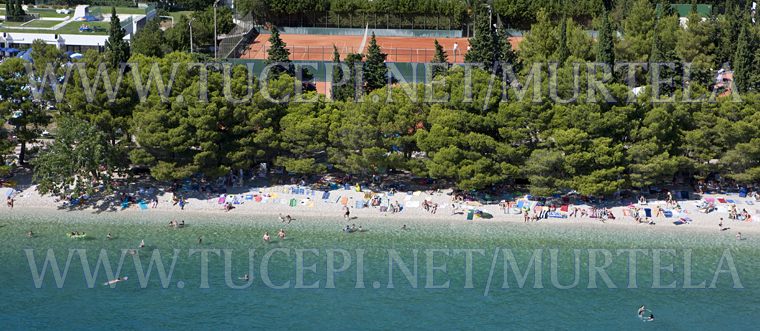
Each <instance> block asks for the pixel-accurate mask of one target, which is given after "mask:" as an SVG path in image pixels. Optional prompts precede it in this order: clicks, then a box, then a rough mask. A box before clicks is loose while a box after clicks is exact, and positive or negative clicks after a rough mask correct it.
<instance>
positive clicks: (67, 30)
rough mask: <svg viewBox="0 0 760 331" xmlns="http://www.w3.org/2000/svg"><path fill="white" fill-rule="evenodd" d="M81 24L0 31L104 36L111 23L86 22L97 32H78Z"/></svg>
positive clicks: (9, 28) (11, 28)
mask: <svg viewBox="0 0 760 331" xmlns="http://www.w3.org/2000/svg"><path fill="white" fill-rule="evenodd" d="M82 23H83V22H71V23H69V24H66V25H64V26H62V27H61V28H60V29H58V30H35V29H16V28H13V27H5V26H4V27H2V28H0V31H8V32H17V33H47V34H51V33H57V34H91V35H106V34H108V29H109V28H110V27H111V23H109V22H87V25H89V26H90V27H91V28H100V29H99V30H98V31H91V32H87V31H83V32H80V31H79V27H80V26H82Z"/></svg>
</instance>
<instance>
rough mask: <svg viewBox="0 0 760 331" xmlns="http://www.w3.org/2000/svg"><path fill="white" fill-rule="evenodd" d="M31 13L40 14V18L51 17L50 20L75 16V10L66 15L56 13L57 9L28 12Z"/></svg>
mask: <svg viewBox="0 0 760 331" xmlns="http://www.w3.org/2000/svg"><path fill="white" fill-rule="evenodd" d="M27 11H28V12H29V13H32V14H40V17H50V18H64V17H66V16H73V15H74V9H71V12H70V13H69V14H68V15H66V14H58V13H56V12H55V9H47V8H44V9H43V8H29V10H27Z"/></svg>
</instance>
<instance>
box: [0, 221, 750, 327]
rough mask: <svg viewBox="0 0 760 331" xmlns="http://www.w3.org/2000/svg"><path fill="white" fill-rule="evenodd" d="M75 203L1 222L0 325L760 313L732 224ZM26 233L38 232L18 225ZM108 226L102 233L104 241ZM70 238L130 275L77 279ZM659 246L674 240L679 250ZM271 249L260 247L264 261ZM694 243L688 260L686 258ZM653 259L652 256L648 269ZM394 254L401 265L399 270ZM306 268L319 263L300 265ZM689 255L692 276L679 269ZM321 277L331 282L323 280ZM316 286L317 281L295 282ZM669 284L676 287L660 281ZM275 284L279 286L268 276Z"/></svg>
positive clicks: (628, 318)
mask: <svg viewBox="0 0 760 331" xmlns="http://www.w3.org/2000/svg"><path fill="white" fill-rule="evenodd" d="M82 215H83V214H77V216H76V218H77V219H76V220H72V216H71V215H69V214H65V213H63V214H61V216H57V217H66V218H68V220H59V219H56V218H57V217H50V216H38V217H29V216H24V217H22V216H15V217H14V216H6V217H5V218H2V219H0V275H1V276H2V286H1V287H0V295H1V296H2V297H3V300H2V301H0V325H2V329H30V328H46V329H102V328H106V327H107V328H110V329H125V328H128V329H138V328H139V329H146V328H147V329H166V328H172V329H174V328H177V329H179V328H183V329H210V328H213V329H220V328H231V327H241V328H261V329H265V328H267V329H268V328H278V329H281V328H285V329H369V330H387V329H391V328H415V329H440V328H446V329H481V328H485V329H497V328H498V329H504V328H525V329H605V330H609V329H612V328H623V329H652V328H654V329H668V330H671V329H683V330H686V329H699V330H715V329H725V328H730V329H754V328H755V327H756V325H757V323H758V322H760V317H759V316H758V313H759V312H760V277H758V276H757V275H758V274H760V260H758V259H757V256H758V253H760V242H758V241H757V240H756V238H749V239H748V240H744V241H736V240H735V239H734V237H733V234H729V233H722V234H718V233H714V234H713V233H675V232H656V231H654V230H652V229H649V228H641V229H638V228H637V229H636V230H635V231H632V230H629V229H615V230H612V229H598V228H590V227H582V226H556V225H540V224H530V225H525V224H500V223H462V222H417V223H415V224H408V225H409V227H410V230H408V231H402V230H400V229H399V228H400V226H401V223H402V222H401V221H393V220H387V219H385V220H383V219H361V220H355V221H352V222H355V223H357V225H361V226H363V227H364V228H365V229H367V230H368V231H366V232H363V233H351V234H346V233H342V232H341V231H340V228H341V227H343V226H345V222H344V221H340V220H328V219H298V220H296V221H294V222H293V223H292V224H289V225H282V224H281V223H280V222H278V221H276V220H274V219H272V218H264V217H257V218H256V219H250V218H248V219H242V218H241V219H232V220H211V219H210V217H209V218H207V219H194V218H186V221H187V222H188V226H187V227H186V228H184V229H170V228H168V227H167V226H165V224H164V223H165V222H163V221H158V220H151V219H144V218H141V219H140V220H136V219H130V217H132V218H134V217H135V215H131V216H130V215H127V214H123V215H120V214H114V215H86V216H82ZM196 217H199V216H196ZM233 217H234V216H233ZM280 227H284V228H285V229H286V230H287V232H288V235H287V238H286V240H284V241H280V240H277V239H276V232H277V230H278V229H279V228H280ZM29 230H32V231H34V233H35V237H34V238H27V237H26V236H25V235H24V234H25V232H26V231H29ZM72 230H78V231H84V232H87V233H88V237H89V238H88V239H85V240H81V239H80V240H75V239H70V238H68V237H66V236H65V233H66V232H68V231H72ZM264 231H269V233H270V235H272V237H273V238H275V239H273V242H271V243H268V244H267V243H264V242H263V241H262V240H261V235H262V234H263V232H264ZM109 232H110V233H112V234H113V236H114V237H115V238H114V239H113V240H105V237H106V234H107V233H109ZM199 236H202V239H203V242H202V244H199V243H198V237H199ZM140 240H145V243H146V245H147V247H146V248H143V249H141V250H139V253H138V255H137V257H139V259H138V260H139V261H140V263H141V265H142V266H143V268H144V269H146V270H147V269H148V263H149V261H150V259H151V257H152V256H154V255H153V254H154V253H157V254H159V255H160V256H161V258H162V261H163V264H164V267H165V268H166V269H167V270H169V269H170V267H171V262H172V257H173V253H174V250H177V258H176V264H175V266H174V269H173V272H172V273H171V275H170V278H167V279H166V281H167V283H166V284H165V285H166V286H164V284H162V279H160V277H159V274H158V269H157V268H156V267H155V266H153V267H152V268H151V269H150V270H151V273H150V275H149V276H144V277H142V279H141V277H140V272H139V271H138V268H137V266H136V263H135V262H134V258H133V256H131V255H129V254H128V253H122V250H123V249H130V248H135V247H136V246H137V245H138V243H139V242H140ZM49 249H50V250H52V252H53V253H54V254H55V256H56V260H57V261H58V264H59V266H60V268H61V269H64V267H65V265H66V260H67V257H68V256H69V252H71V256H72V257H71V260H70V264H69V269H68V273H67V274H66V277H65V279H63V282H62V284H60V286H59V284H57V283H56V279H55V277H54V276H53V274H52V273H51V268H50V267H49V268H47V270H46V273H45V275H44V278H43V279H42V280H40V283H39V285H40V286H39V288H38V286H37V285H36V284H35V277H34V276H33V274H34V272H33V271H37V272H39V271H40V270H41V269H42V266H43V262H44V260H45V256H46V254H47V252H48V250H49ZM72 249H83V251H81V252H86V254H87V255H86V256H87V258H86V261H87V262H88V264H89V267H90V269H91V271H92V270H94V269H95V265H96V261H97V260H98V254H99V253H100V252H101V250H103V249H104V252H105V254H106V255H107V256H108V259H109V262H110V264H111V265H112V266H113V269H114V272H115V269H117V265H118V264H119V260H120V258H121V257H122V255H123V256H124V260H123V264H122V269H121V272H120V273H119V276H129V280H128V281H125V282H122V283H119V284H118V285H116V286H115V287H109V286H103V285H102V283H103V282H105V281H107V280H108V279H109V276H107V275H106V271H105V269H103V268H102V267H100V268H99V272H98V274H97V275H96V276H95V277H94V278H93V277H90V278H92V280H91V284H89V285H88V279H87V277H85V276H84V275H85V272H84V268H83V264H82V262H81V258H80V255H79V254H80V253H79V252H80V251H74V250H72ZM193 249H195V250H198V249H220V250H225V249H228V250H229V251H228V252H229V254H230V262H229V263H228V264H227V263H225V254H224V251H220V256H217V255H215V254H214V253H210V254H209V258H208V272H207V274H208V286H206V285H205V284H203V274H204V273H203V271H202V258H201V253H199V252H196V253H194V254H191V250H193ZM251 249H254V251H253V258H254V262H253V264H252V266H253V268H254V269H253V272H252V273H251V275H252V278H253V282H252V285H251V286H250V287H248V288H244V289H235V288H231V286H229V285H227V284H226V283H227V282H226V278H227V277H228V278H231V281H232V282H233V285H241V284H243V282H244V281H243V280H241V279H239V278H240V277H241V276H242V275H243V274H245V273H247V272H248V267H249V265H250V264H249V251H250V250H251ZM301 249H306V250H311V249H313V250H314V251H306V252H304V251H299V250H301ZM431 249H437V250H436V251H432V250H431ZM576 249H577V250H579V251H578V255H577V256H578V266H577V270H578V272H577V273H578V276H577V277H576V276H575V275H576V263H575V261H576V259H575V255H574V254H575V251H574V250H576ZM629 249H641V250H642V251H641V252H640V253H638V255H637V261H636V262H637V263H635V266H636V272H635V273H634V275H635V283H636V284H635V285H636V288H631V287H632V285H633V284H632V282H631V279H630V277H629V276H630V275H631V264H630V263H629V262H630V260H629V253H628V251H625V250H629ZM655 249H672V250H675V251H674V253H675V255H671V254H669V253H668V252H666V251H659V253H656V252H655ZM362 250H363V254H362V253H360V252H361V251H362ZM468 250H469V252H470V253H471V256H472V259H471V263H468V258H467V254H466V252H468ZM537 250H538V252H540V254H541V255H540V258H537V259H536V260H534V262H536V263H538V261H540V262H541V264H540V265H539V268H538V270H539V272H540V276H537V274H536V269H535V268H534V267H535V264H533V266H531V267H529V264H530V262H531V257H533V256H534V255H533V254H539V253H536V252H537ZM597 250H598V251H597ZM27 252H28V253H27ZM299 252H300V253H299ZM415 252H416V263H415ZM495 252H496V254H497V255H496V257H495V258H494V253H495ZM552 252H555V256H554V261H556V262H555V263H553V261H552V260H553V258H552V254H553V253H552ZM267 253H269V254H270V255H271V258H270V259H269V260H268V261H265V255H266V254H267ZM343 253H345V254H348V255H349V256H350V258H351V261H350V263H349V264H346V265H345V266H346V267H347V268H346V270H345V271H339V272H329V271H328V270H327V269H328V267H327V265H328V263H327V260H328V254H332V255H330V256H331V257H332V260H333V261H334V263H333V264H334V265H333V267H334V269H340V268H341V267H342V266H344V264H343V263H344V262H345V261H344V260H343V255H342V254H343ZM509 253H511V255H510V254H509ZM607 253H609V258H610V261H609V262H610V263H609V266H607V267H606V268H604V269H603V271H602V273H604V272H606V274H607V275H609V283H610V284H608V283H607V282H605V279H604V277H603V276H602V275H601V274H600V273H597V272H594V269H593V268H591V266H590V264H591V265H596V266H600V267H601V266H604V265H605V262H606V261H605V254H607ZM28 254H32V255H33V256H34V260H35V261H34V262H35V263H34V264H30V259H29V257H28ZM286 254H287V255H286ZM299 254H300V255H302V257H303V261H299V259H298V256H297V255H299ZM317 254H318V255H317ZM431 254H432V255H431ZM656 254H660V258H659V259H658V258H657V257H655V256H654V255H656ZM689 254H691V259H690V260H691V263H688V261H687V262H685V260H686V258H685V257H686V256H687V255H689ZM430 256H432V258H431V257H430ZM512 256H514V258H512ZM394 257H397V259H394ZM359 260H361V262H362V263H363V267H361V268H358V267H357V264H358V263H359V262H358V261H359ZM399 260H401V261H402V262H400V263H399V262H398V261H399ZM654 260H659V261H660V262H659V266H658V264H657V263H656V262H655V261H654ZM510 262H514V264H510ZM732 263H733V266H735V271H734V272H733V274H732V272H731V266H732ZM226 264H227V265H229V268H228V269H229V271H228V272H225V270H226V269H227V268H225V265H226ZM400 264H404V266H406V267H407V269H408V270H407V271H408V273H409V275H408V276H409V277H407V275H405V274H404V272H403V268H401V267H400V266H399V265H400ZM505 264H506V265H507V270H506V272H505V267H504V265H505ZM719 264H720V266H719ZM30 265H33V266H34V267H32V266H30ZM298 265H302V266H305V267H306V268H301V267H298ZM311 265H314V271H311V270H309V269H308V267H309V266H311ZM415 265H416V271H417V273H416V277H415V276H414V271H415ZM468 265H469V268H468ZM513 265H516V266H517V268H518V269H520V270H519V271H517V274H518V275H517V276H522V275H523V273H525V272H526V270H528V269H530V270H531V271H530V272H528V273H526V274H525V276H526V277H525V281H524V282H523V284H522V288H521V287H520V284H519V283H520V282H519V280H520V279H518V278H520V277H517V276H515V274H514V272H515V270H514V269H513V268H512V266H513ZM686 265H688V266H690V267H691V272H687V271H686V270H685V269H686V267H685V266H686ZM443 266H445V268H446V269H445V270H443V269H437V270H435V271H433V273H432V275H433V277H432V285H437V286H439V287H440V286H442V285H447V286H443V287H444V288H431V286H429V285H431V284H429V277H428V274H430V272H429V271H430V270H431V268H435V267H439V268H440V267H443ZM492 266H493V267H492ZM670 266H672V271H670V270H668V268H669V267H670ZM663 268H664V269H663ZM262 269H266V270H265V272H263V273H262ZM357 269H358V270H359V271H357ZM716 269H721V270H725V271H726V272H722V273H718V276H717V279H716V281H715V282H714V284H713V279H714V278H715V274H716V273H715V271H716ZM146 270H144V272H146ZM299 270H300V271H303V275H302V277H301V273H300V272H299ZM553 273H554V274H556V275H555V277H554V278H555V279H554V280H553V279H552V278H553V277H552V274H553ZM489 274H490V275H491V277H490V283H489ZM505 274H506V277H505ZM658 274H659V277H658ZM687 274H688V275H691V281H690V283H692V284H697V285H701V284H700V283H701V282H703V281H704V282H705V283H704V287H705V288H684V287H686V285H685V282H686V281H685V277H687V276H686V275H687ZM142 275H144V273H143V274H142ZM332 275H334V277H332ZM267 276H268V277H269V278H270V279H269V280H271V284H267V280H266V279H265V278H267ZM470 276H471V277H470ZM114 277H115V276H114ZM735 277H736V278H735ZM299 278H302V280H303V281H302V282H300V283H303V284H300V283H299ZM505 278H506V280H505ZM656 278H659V280H656ZM331 279H332V281H333V283H334V288H330V287H331V286H330V285H331V283H330V280H331ZM575 280H577V285H575V286H569V287H571V288H569V289H560V288H558V287H562V286H568V285H571V284H573V283H574V281H575ZM415 281H416V282H415ZM447 281H448V284H447V283H446V282H447ZM315 282H318V283H317V284H316V285H317V287H318V288H314V289H312V288H304V287H307V286H308V285H311V284H312V283H315ZM672 282H675V284H674V285H675V286H674V288H665V287H667V285H669V284H671V283H672ZM90 285H91V286H90ZM711 285H714V288H710V287H711ZM278 286H281V287H284V288H282V289H277V288H274V287H278ZM609 286H614V288H610V287H609ZM357 287H358V288H357ZM697 287H699V286H697ZM735 287H740V288H735ZM642 304H646V305H647V307H648V308H649V309H651V311H652V312H653V313H654V314H655V315H656V319H655V321H654V322H647V323H644V322H642V321H641V320H640V319H639V318H638V316H637V315H636V310H637V308H638V307H639V306H640V305H642ZM67 321H69V322H67Z"/></svg>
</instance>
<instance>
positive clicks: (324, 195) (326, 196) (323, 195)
mask: <svg viewBox="0 0 760 331" xmlns="http://www.w3.org/2000/svg"><path fill="white" fill-rule="evenodd" d="M327 199H330V192H325V193H322V200H327Z"/></svg>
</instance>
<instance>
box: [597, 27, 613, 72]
mask: <svg viewBox="0 0 760 331" xmlns="http://www.w3.org/2000/svg"><path fill="white" fill-rule="evenodd" d="M613 33H614V31H613V30H612V24H610V17H609V14H607V13H604V14H603V16H602V26H601V27H600V29H599V39H598V42H597V45H596V62H599V63H605V64H607V65H608V66H609V67H610V68H613V69H614V68H615V42H614V40H615V39H614V38H615V37H614V35H613Z"/></svg>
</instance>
